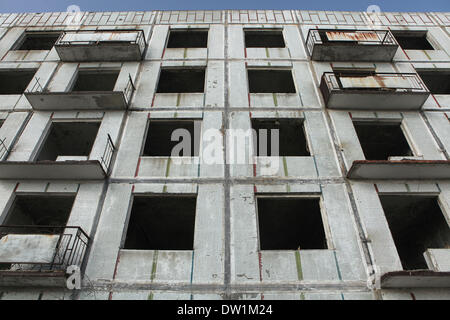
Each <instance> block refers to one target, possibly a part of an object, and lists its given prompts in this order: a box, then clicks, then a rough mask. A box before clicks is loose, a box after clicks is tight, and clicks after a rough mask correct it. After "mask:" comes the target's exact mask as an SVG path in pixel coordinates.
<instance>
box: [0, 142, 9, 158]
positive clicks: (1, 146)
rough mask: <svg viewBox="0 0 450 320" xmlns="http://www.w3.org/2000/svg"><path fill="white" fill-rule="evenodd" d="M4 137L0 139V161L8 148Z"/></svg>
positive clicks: (4, 156) (6, 154)
mask: <svg viewBox="0 0 450 320" xmlns="http://www.w3.org/2000/svg"><path fill="white" fill-rule="evenodd" d="M5 141H6V138H3V139H0V161H2V160H3V159H4V158H6V157H8V154H9V149H8V147H7V146H6V143H5Z"/></svg>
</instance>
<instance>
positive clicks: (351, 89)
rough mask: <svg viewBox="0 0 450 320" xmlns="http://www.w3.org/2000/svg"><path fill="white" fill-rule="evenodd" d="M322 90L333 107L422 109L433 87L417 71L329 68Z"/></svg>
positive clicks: (375, 109)
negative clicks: (374, 71)
mask: <svg viewBox="0 0 450 320" xmlns="http://www.w3.org/2000/svg"><path fill="white" fill-rule="evenodd" d="M320 91H321V92H322V95H323V97H324V99H325V103H326V106H327V108H330V109H355V110H358V109H360V110H373V111H377V110H419V109H421V108H422V106H423V104H424V103H425V101H426V100H427V99H428V97H429V96H430V91H429V90H428V88H427V87H426V86H425V84H424V83H423V82H422V80H421V79H420V77H419V76H418V75H417V74H415V73H369V74H358V73H354V74H351V73H337V72H325V73H324V74H323V76H322V80H321V83H320Z"/></svg>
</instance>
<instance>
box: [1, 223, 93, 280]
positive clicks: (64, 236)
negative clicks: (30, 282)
mask: <svg viewBox="0 0 450 320" xmlns="http://www.w3.org/2000/svg"><path fill="white" fill-rule="evenodd" d="M12 234H16V235H24V236H27V235H30V236H31V235H48V236H57V237H58V240H57V243H56V246H55V248H54V252H53V258H52V260H51V261H49V262H46V263H43V262H32V261H31V262H30V261H1V260H0V264H3V266H2V268H1V269H2V270H11V271H65V269H66V268H67V267H68V266H72V265H75V266H78V267H81V266H82V264H83V261H84V256H85V253H86V250H87V248H88V246H89V236H88V235H87V234H86V232H84V231H83V229H81V227H72V226H67V227H62V226H14V225H12V226H10V225H4V226H0V239H1V238H3V237H5V236H8V235H12ZM46 249H47V248H46ZM48 249H49V250H50V249H52V248H48ZM30 250H31V249H30ZM5 265H6V268H5Z"/></svg>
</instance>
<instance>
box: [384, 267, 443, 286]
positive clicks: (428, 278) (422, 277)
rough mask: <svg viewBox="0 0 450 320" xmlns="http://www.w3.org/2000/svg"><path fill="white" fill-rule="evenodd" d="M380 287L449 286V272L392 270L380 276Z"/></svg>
mask: <svg viewBox="0 0 450 320" xmlns="http://www.w3.org/2000/svg"><path fill="white" fill-rule="evenodd" d="M380 285H381V288H382V289H393V288H397V289H398V288H401V289H404V288H450V272H436V271H431V270H414V271H393V272H388V273H385V274H383V275H382V276H381V282H380Z"/></svg>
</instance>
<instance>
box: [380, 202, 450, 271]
mask: <svg viewBox="0 0 450 320" xmlns="http://www.w3.org/2000/svg"><path fill="white" fill-rule="evenodd" d="M380 200H381V204H382V206H383V210H384V214H385V216H386V219H387V221H388V224H389V229H390V231H391V234H392V237H393V239H394V242H395V246H396V248H397V252H398V254H399V256H400V260H401V263H402V266H403V269H404V270H419V269H428V266H427V264H426V261H425V258H424V256H423V253H424V252H425V251H426V250H427V249H439V248H449V247H450V229H449V226H448V224H447V222H446V220H445V218H444V216H443V214H442V211H441V209H440V207H439V203H438V199H437V197H427V196H412V195H380Z"/></svg>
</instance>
